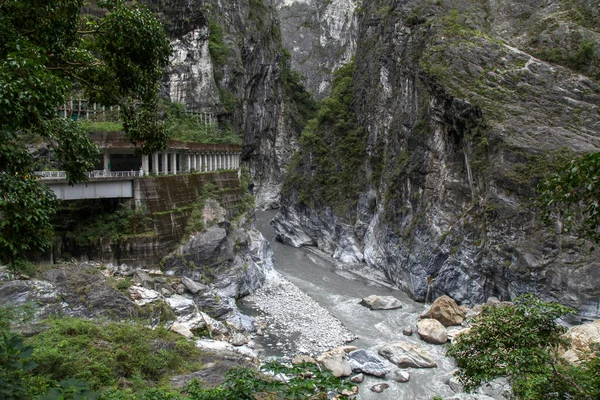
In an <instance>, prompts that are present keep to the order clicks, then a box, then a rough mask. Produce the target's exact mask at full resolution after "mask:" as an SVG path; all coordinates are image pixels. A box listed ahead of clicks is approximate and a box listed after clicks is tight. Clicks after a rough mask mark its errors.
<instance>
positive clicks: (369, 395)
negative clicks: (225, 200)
mask: <svg viewBox="0 0 600 400" xmlns="http://www.w3.org/2000/svg"><path fill="white" fill-rule="evenodd" d="M275 214H276V211H272V210H271V211H263V212H257V213H256V227H257V229H258V230H259V231H260V232H261V233H262V234H263V235H264V237H265V238H266V239H267V240H269V242H270V243H271V246H272V248H273V252H274V254H275V270H276V271H278V272H279V273H280V274H281V275H283V277H285V278H286V279H288V280H289V281H290V282H292V283H294V284H295V285H296V286H297V287H298V288H300V289H301V290H302V291H304V292H305V293H306V294H308V295H309V296H310V297H311V298H312V299H313V300H314V301H315V302H317V303H318V304H320V305H321V306H322V307H324V308H325V309H326V310H328V311H329V312H330V313H331V314H332V315H333V316H335V317H336V318H337V319H339V320H340V321H341V322H342V324H343V325H345V326H346V327H347V328H348V329H349V330H350V331H351V332H352V333H353V334H354V335H356V336H357V337H358V338H357V339H356V340H354V341H352V342H351V343H348V344H350V345H354V346H357V347H358V348H363V349H367V350H371V351H374V352H377V350H378V348H379V347H381V346H382V345H384V344H387V343H392V342H397V341H406V342H409V343H413V344H417V345H419V346H421V348H423V349H424V350H425V351H427V352H428V353H429V354H430V355H431V356H432V358H433V359H434V360H435V361H436V362H437V364H438V367H437V368H423V369H421V368H409V369H407V371H408V372H409V373H410V381H409V382H406V383H397V382H394V381H389V380H385V379H380V378H375V377H370V376H368V375H365V381H364V382H363V383H362V384H361V385H360V386H359V387H360V394H359V396H358V398H359V399H362V400H370V399H378V400H387V399H390V400H391V399H395V400H396V399H431V398H432V397H433V396H442V397H446V396H451V395H453V394H454V392H453V391H452V390H451V389H450V387H449V386H448V385H447V384H446V382H447V381H448V379H449V378H450V377H451V375H452V371H453V370H454V369H455V364H454V362H453V361H452V360H451V359H449V358H446V357H445V356H444V354H445V348H444V346H440V345H432V344H428V343H426V342H424V341H422V340H421V339H419V336H418V335H417V333H416V323H417V321H418V318H419V315H420V314H421V313H422V312H423V311H424V309H425V305H424V304H421V303H417V302H414V301H413V300H411V299H410V298H409V297H408V295H407V294H406V293H404V292H402V291H400V290H398V289H395V288H394V287H393V286H392V285H390V284H389V282H387V281H386V280H385V277H384V276H383V274H380V273H378V272H377V271H373V270H372V269H371V268H368V267H366V266H354V265H346V264H342V263H339V262H336V261H335V260H332V259H331V258H329V257H328V256H326V255H324V254H321V253H320V252H319V251H318V249H314V248H294V247H291V246H287V245H284V244H282V243H280V242H277V241H276V240H275V231H274V229H273V228H272V227H271V226H270V224H269V222H270V221H271V219H272V218H273V217H274V216H275ZM372 294H375V295H380V296H394V297H396V298H397V299H398V300H400V301H401V302H402V303H403V304H404V306H403V307H402V308H400V309H396V310H378V311H373V310H370V309H368V308H366V307H364V306H362V305H360V304H359V302H360V300H361V299H362V298H363V297H367V296H369V295H372ZM247 306H248V307H250V308H251V307H252V305H251V304H248V305H247ZM409 327H410V328H412V329H413V331H414V332H415V333H414V334H413V335H412V336H405V335H403V334H402V330H403V329H405V328H409ZM256 342H257V344H258V345H259V346H260V347H262V348H264V349H265V350H264V353H263V356H267V357H268V356H279V355H281V354H280V353H278V351H277V338H271V337H264V338H261V337H257V339H256ZM383 382H385V383H387V384H388V385H389V388H388V389H386V390H384V391H383V393H374V392H372V391H371V390H369V389H370V388H371V387H372V386H373V385H375V384H377V383H383Z"/></svg>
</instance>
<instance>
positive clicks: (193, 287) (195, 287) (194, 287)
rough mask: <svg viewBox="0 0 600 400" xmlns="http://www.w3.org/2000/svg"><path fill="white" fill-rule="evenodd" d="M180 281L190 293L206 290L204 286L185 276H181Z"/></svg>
mask: <svg viewBox="0 0 600 400" xmlns="http://www.w3.org/2000/svg"><path fill="white" fill-rule="evenodd" d="M181 283H182V284H183V285H184V286H185V287H186V288H187V290H189V291H190V292H191V293H192V294H196V293H198V292H199V291H201V290H206V286H205V285H203V284H201V283H198V282H196V281H194V280H192V279H190V278H188V277H187V276H184V277H182V278H181Z"/></svg>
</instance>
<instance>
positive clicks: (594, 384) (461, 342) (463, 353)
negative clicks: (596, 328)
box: [447, 295, 600, 399]
mask: <svg viewBox="0 0 600 400" xmlns="http://www.w3.org/2000/svg"><path fill="white" fill-rule="evenodd" d="M574 311H575V310H573V309H570V308H568V307H565V306H563V305H560V304H557V303H547V302H544V301H541V300H540V299H538V298H537V297H535V296H533V295H525V296H522V297H520V298H518V299H517V300H515V303H514V305H513V306H496V307H488V308H486V309H485V310H484V311H483V312H482V313H481V315H479V316H478V317H477V318H476V319H475V320H474V321H473V326H472V328H471V329H470V331H469V332H467V333H465V334H462V335H460V336H458V337H457V338H456V339H455V342H454V343H453V344H452V347H450V349H449V350H448V352H447V355H449V356H451V357H454V358H455V359H456V361H457V364H458V367H459V368H460V369H459V371H458V373H457V375H458V378H459V380H460V381H461V383H463V384H464V385H465V388H466V389H467V391H470V390H472V389H475V388H476V387H478V386H479V385H481V384H482V383H483V382H488V381H491V380H493V379H495V378H497V377H501V376H506V377H508V378H509V380H510V381H511V383H512V385H513V392H514V393H515V395H516V396H517V398H523V399H597V398H598V396H600V359H598V358H590V359H589V360H587V361H585V362H583V363H582V364H581V365H579V366H573V365H570V364H568V363H567V362H566V361H564V360H563V359H562V358H561V357H560V356H559V351H558V350H559V348H560V346H566V345H567V341H566V339H565V338H564V337H563V336H562V335H563V333H565V332H566V328H565V327H563V326H560V325H558V324H557V323H556V319H557V318H559V317H561V316H563V315H565V314H568V313H572V312H574ZM598 355H600V354H598Z"/></svg>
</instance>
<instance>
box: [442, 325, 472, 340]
mask: <svg viewBox="0 0 600 400" xmlns="http://www.w3.org/2000/svg"><path fill="white" fill-rule="evenodd" d="M470 330H471V328H462V327H460V326H458V327H454V328H447V329H446V335H448V340H449V341H451V342H454V341H455V340H456V339H457V338H458V337H459V336H460V335H463V334H465V333H468V332H469V331H470Z"/></svg>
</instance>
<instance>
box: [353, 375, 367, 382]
mask: <svg viewBox="0 0 600 400" xmlns="http://www.w3.org/2000/svg"><path fill="white" fill-rule="evenodd" d="M364 380H365V376H364V375H363V374H358V375H354V376H353V377H352V378H350V382H352V383H362V382H363V381H364Z"/></svg>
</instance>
